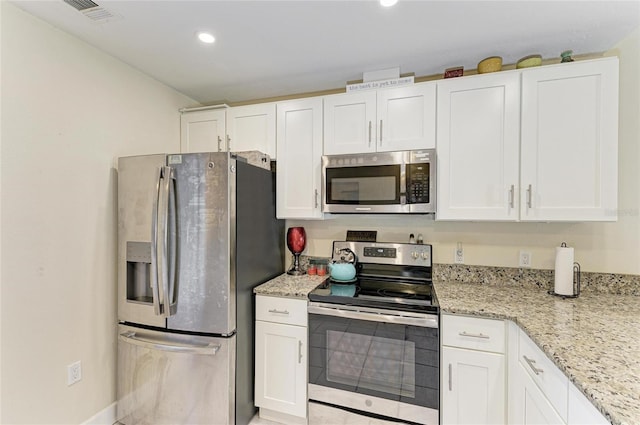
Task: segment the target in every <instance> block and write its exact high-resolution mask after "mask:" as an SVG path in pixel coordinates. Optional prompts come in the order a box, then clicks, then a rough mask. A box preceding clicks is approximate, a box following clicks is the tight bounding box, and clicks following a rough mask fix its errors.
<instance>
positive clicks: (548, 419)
mask: <svg viewBox="0 0 640 425" xmlns="http://www.w3.org/2000/svg"><path fill="white" fill-rule="evenodd" d="M514 379H515V380H516V381H517V385H516V386H515V388H514V390H515V391H510V393H509V397H510V400H509V403H511V404H512V408H513V415H512V416H511V417H510V418H509V423H511V424H523V425H534V424H535V425H538V424H540V425H541V424H564V423H565V422H564V421H563V420H562V418H561V417H560V415H558V413H557V412H556V411H555V409H554V408H553V406H552V405H551V403H550V402H549V400H548V399H547V397H545V395H544V394H543V393H542V391H541V390H540V388H538V386H537V385H536V384H535V382H533V379H532V378H531V377H530V376H529V375H528V374H527V372H526V371H525V369H524V366H522V365H517V372H516V376H515V377H514Z"/></svg>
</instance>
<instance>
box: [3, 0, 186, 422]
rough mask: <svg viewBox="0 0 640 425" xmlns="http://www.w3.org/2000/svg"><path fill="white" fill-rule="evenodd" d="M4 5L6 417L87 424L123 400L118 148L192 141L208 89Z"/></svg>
mask: <svg viewBox="0 0 640 425" xmlns="http://www.w3.org/2000/svg"><path fill="white" fill-rule="evenodd" d="M0 10H1V14H0V16H1V31H2V32H1V49H2V50H1V52H2V74H1V78H2V81H1V90H2V93H1V95H2V122H1V125H2V131H1V136H2V138H1V142H2V144H1V159H2V163H1V180H0V181H1V190H2V216H1V220H2V221H1V226H0V229H1V230H2V235H1V242H2V243H1V249H2V257H1V262H2V271H1V272H2V275H1V285H2V286H1V293H2V298H1V302H2V304H1V307H2V309H1V313H2V316H1V320H0V322H1V356H2V357H1V369H0V370H1V373H2V376H1V377H2V379H1V392H0V394H1V397H2V398H1V402H2V403H1V408H2V410H1V413H2V417H1V422H2V423H6V424H9V423H11V424H14V423H15V424H17V423H30V424H54V423H64V424H72V423H81V422H83V421H85V420H87V419H89V418H90V417H92V416H93V415H94V414H96V413H98V412H100V411H102V410H103V409H105V408H107V407H108V406H110V405H111V404H112V403H113V402H114V401H115V362H116V359H115V354H116V338H115V335H116V327H115V324H116V303H115V297H116V286H115V282H116V270H115V267H116V262H115V258H116V257H115V255H116V245H115V237H116V229H117V227H116V202H115V190H116V180H115V174H114V170H113V167H114V165H115V161H114V159H115V158H116V157H118V156H122V155H132V154H142V153H153V152H163V151H174V152H175V151H178V150H179V148H180V143H179V142H180V132H179V126H180V121H179V114H178V108H180V107H182V106H185V105H189V104H194V103H195V102H194V101H193V99H189V98H187V97H185V96H183V95H181V94H179V93H177V92H175V91H173V90H171V89H169V88H168V87H166V86H163V85H161V84H160V83H158V82H157V81H155V80H152V79H151V78H149V77H147V76H145V75H143V74H141V73H139V72H138V71H136V70H134V69H132V68H130V67H128V66H127V65H125V64H123V63H122V62H119V61H117V60H115V59H113V58H112V57H110V56H108V55H105V54H104V53H101V52H99V51H98V50H96V49H94V48H92V47H90V46H88V45H87V44H85V43H84V42H82V41H81V40H79V39H77V38H75V37H71V36H69V35H68V34H66V33H64V32H61V31H59V30H57V29H55V28H53V27H51V26H49V25H48V24H45V23H43V22H42V21H40V20H38V19H36V18H34V17H32V16H30V15H28V14H25V13H24V12H22V11H21V10H20V9H18V8H16V7H15V6H14V5H12V4H10V3H7V2H6V1H1V2H0ZM77 360H81V361H82V381H81V382H79V383H77V384H75V385H72V386H70V387H68V386H67V384H66V373H67V372H66V366H67V365H68V364H69V363H72V362H74V361H77Z"/></svg>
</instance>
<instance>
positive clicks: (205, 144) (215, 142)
mask: <svg viewBox="0 0 640 425" xmlns="http://www.w3.org/2000/svg"><path fill="white" fill-rule="evenodd" d="M225 115H226V114H225V110H224V109H209V110H204V111H193V112H184V113H183V114H182V116H181V117H180V151H181V152H182V153H189V152H223V151H226V150H227V148H226V143H225V139H226V134H227V133H226V131H225Z"/></svg>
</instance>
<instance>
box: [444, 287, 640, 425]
mask: <svg viewBox="0 0 640 425" xmlns="http://www.w3.org/2000/svg"><path fill="white" fill-rule="evenodd" d="M434 288H435V291H436V296H437V298H438V302H439V303H440V308H441V311H442V312H444V313H458V314H468V315H477V316H483V317H493V318H498V319H508V320H512V321H514V322H515V323H517V324H518V325H519V326H520V328H521V329H523V330H524V331H525V332H526V333H527V334H528V335H529V337H531V339H532V340H533V341H534V342H535V343H536V344H537V345H538V346H539V347H540V348H541V349H542V350H543V351H544V353H545V354H546V355H547V356H548V357H549V358H550V359H551V360H552V361H553V362H554V363H555V364H556V365H557V366H558V367H559V368H560V370H562V371H563V372H564V373H565V375H567V377H568V378H569V380H570V381H571V382H573V383H574V384H575V385H576V387H577V388H578V389H580V390H581V391H582V392H583V393H584V394H585V395H586V397H587V398H588V399H589V400H591V402H592V403H593V404H594V405H595V406H596V407H597V408H598V409H599V410H600V411H601V412H602V413H603V414H604V415H605V417H607V418H608V419H609V420H610V421H611V423H613V424H640V308H639V307H640V297H638V296H633V295H611V294H597V293H586V294H585V293H583V294H581V295H580V297H578V298H575V299H562V298H560V297H555V296H553V295H549V294H548V293H547V292H546V290H543V289H540V288H537V287H518V286H513V287H512V286H507V285H502V286H500V285H481V284H474V283H458V282H434Z"/></svg>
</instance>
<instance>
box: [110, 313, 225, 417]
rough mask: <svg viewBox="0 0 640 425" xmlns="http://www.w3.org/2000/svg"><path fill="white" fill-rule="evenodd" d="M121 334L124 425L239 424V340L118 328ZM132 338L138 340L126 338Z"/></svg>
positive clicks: (119, 408) (120, 406)
mask: <svg viewBox="0 0 640 425" xmlns="http://www.w3.org/2000/svg"><path fill="white" fill-rule="evenodd" d="M118 334H119V335H120V336H119V340H118V380H117V382H118V383H117V398H118V404H117V415H116V416H117V420H118V421H119V422H120V423H122V424H124V425H134V424H154V425H155V424H171V425H174V424H232V423H234V422H235V416H234V415H235V413H234V393H235V380H234V378H233V377H234V376H235V356H234V353H235V348H236V347H235V336H234V337H230V338H211V337H202V336H192V335H182V334H172V333H168V332H156V331H150V330H147V329H141V328H136V327H131V326H124V325H119V326H118ZM131 334H134V335H135V337H134V338H130V337H128V336H127V335H131ZM141 341H142V342H141ZM150 347H156V348H150ZM218 347H219V348H218Z"/></svg>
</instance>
